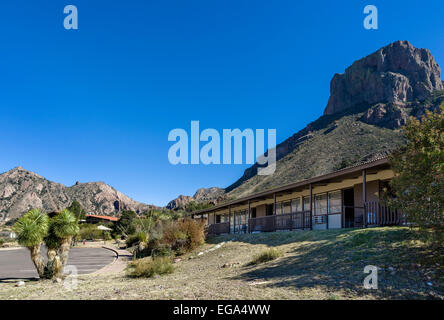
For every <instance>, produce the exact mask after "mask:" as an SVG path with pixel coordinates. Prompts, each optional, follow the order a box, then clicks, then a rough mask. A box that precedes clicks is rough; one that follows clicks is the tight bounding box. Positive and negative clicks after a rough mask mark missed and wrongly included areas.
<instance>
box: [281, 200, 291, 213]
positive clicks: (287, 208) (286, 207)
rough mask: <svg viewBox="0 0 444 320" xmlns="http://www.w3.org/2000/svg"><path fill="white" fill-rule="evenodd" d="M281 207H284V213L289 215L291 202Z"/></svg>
mask: <svg viewBox="0 0 444 320" xmlns="http://www.w3.org/2000/svg"><path fill="white" fill-rule="evenodd" d="M283 206H284V208H283V209H284V210H283V211H284V213H291V202H290V201H289V202H285V203H284V204H283Z"/></svg>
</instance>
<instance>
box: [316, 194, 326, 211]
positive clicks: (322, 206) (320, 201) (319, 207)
mask: <svg viewBox="0 0 444 320" xmlns="http://www.w3.org/2000/svg"><path fill="white" fill-rule="evenodd" d="M314 214H315V215H321V214H327V194H326V193H324V194H318V195H315V197H314Z"/></svg>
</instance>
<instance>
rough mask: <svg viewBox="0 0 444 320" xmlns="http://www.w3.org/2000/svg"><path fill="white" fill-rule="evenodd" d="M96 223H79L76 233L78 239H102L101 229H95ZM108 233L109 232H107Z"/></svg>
mask: <svg viewBox="0 0 444 320" xmlns="http://www.w3.org/2000/svg"><path fill="white" fill-rule="evenodd" d="M97 226H98V225H97V224H90V223H84V224H81V225H80V230H79V233H78V235H77V239H79V240H97V239H103V231H101V230H99V229H97ZM108 235H109V233H108Z"/></svg>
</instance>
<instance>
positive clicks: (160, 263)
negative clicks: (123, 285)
mask: <svg viewBox="0 0 444 320" xmlns="http://www.w3.org/2000/svg"><path fill="white" fill-rule="evenodd" d="M173 271H174V267H173V264H172V263H171V258H170V257H156V258H154V259H151V257H149V258H143V259H139V260H136V261H134V262H131V263H130V264H129V266H128V268H127V275H128V276H129V277H131V278H151V277H153V276H155V275H164V274H168V273H173Z"/></svg>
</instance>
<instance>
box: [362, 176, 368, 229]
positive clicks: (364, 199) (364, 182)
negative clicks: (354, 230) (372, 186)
mask: <svg viewBox="0 0 444 320" xmlns="http://www.w3.org/2000/svg"><path fill="white" fill-rule="evenodd" d="M366 202H367V176H366V171H365V169H364V170H362V207H363V208H364V210H363V211H364V212H363V213H362V223H363V226H364V228H366V227H367V221H366V220H367V217H366V215H367V214H366V212H365V203H366Z"/></svg>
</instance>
